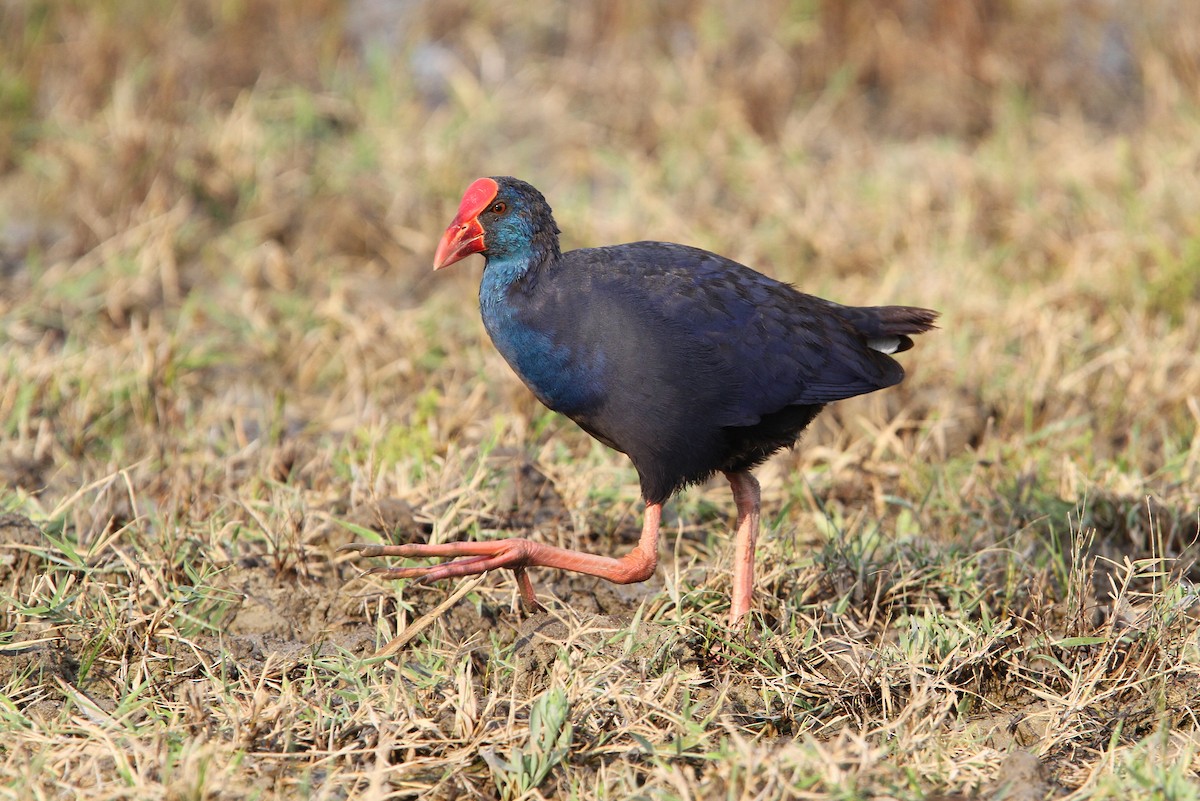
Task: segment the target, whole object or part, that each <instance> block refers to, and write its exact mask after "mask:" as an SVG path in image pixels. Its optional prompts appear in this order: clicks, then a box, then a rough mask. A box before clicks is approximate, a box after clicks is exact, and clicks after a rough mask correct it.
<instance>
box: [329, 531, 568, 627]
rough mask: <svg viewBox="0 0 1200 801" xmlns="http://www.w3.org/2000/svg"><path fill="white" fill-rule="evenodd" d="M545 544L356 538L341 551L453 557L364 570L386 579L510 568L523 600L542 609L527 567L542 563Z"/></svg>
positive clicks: (429, 578)
mask: <svg viewBox="0 0 1200 801" xmlns="http://www.w3.org/2000/svg"><path fill="white" fill-rule="evenodd" d="M543 548H545V546H543V545H539V544H538V543H536V542H531V541H530V540H526V539H520V538H515V537H514V538H511V539H504V540H493V541H491V542H446V543H440V544H437V545H429V544H416V543H411V544H405V545H375V544H369V543H363V542H355V543H351V544H349V545H343V546H342V547H340V548H338V551H354V552H357V554H358V555H359V556H363V557H372V556H401V557H405V558H409V559H424V558H434V559H438V558H441V559H447V558H448V559H450V560H451V561H449V562H443V563H442V564H439V565H422V566H409V567H386V566H380V567H372V568H369V569H367V570H365V571H364V572H363V575H376V576H382V577H383V578H386V579H406V578H411V579H417V580H419V581H421V582H422V583H429V582H434V581H441V580H442V579H448V578H458V577H461V576H475V575H479V574H481V573H486V572H488V571H489V570H496V569H497V568H508V569H510V570H512V571H513V574H514V575H515V576H516V579H517V586H518V588H519V589H520V592H521V601H522V603H523V604H524V605H525V606H526V607H527V608H529V609H531V610H534V611H541V610H542V609H543V607H542V605H541V604H540V603H538V601H537V597H536V594H535V593H534V590H533V583H532V582H531V581H530V580H529V576H528V574H527V573H526V572H525V568H526V567H527V566H529V565H534V564H538V562H537V556H538V552H539V550H540V549H543Z"/></svg>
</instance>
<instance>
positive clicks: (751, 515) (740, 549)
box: [725, 472, 761, 624]
mask: <svg viewBox="0 0 1200 801" xmlns="http://www.w3.org/2000/svg"><path fill="white" fill-rule="evenodd" d="M725 478H727V479H729V486H730V487H732V488H733V502H734V503H735V504H737V535H736V537H735V539H734V554H733V601H732V603H731V604H730V607H729V622H730V624H734V623H737V622H738V620H740V619H741V617H742V615H744V614H746V613H747V612H749V611H750V605H751V604H752V603H753V600H754V546H755V543H757V541H758V517H759V498H760V496H761V493H760V492H759V488H758V479H756V478H755V477H754V476H752V475H750V473H748V472H741V473H726V474H725Z"/></svg>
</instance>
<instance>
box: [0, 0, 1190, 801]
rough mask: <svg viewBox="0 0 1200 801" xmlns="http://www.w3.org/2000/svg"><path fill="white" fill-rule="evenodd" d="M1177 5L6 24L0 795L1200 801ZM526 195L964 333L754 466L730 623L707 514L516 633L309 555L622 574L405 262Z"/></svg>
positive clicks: (574, 441)
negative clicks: (443, 556)
mask: <svg viewBox="0 0 1200 801" xmlns="http://www.w3.org/2000/svg"><path fill="white" fill-rule="evenodd" d="M509 5H511V4H509ZM1193 5H1194V4H1188V3H1180V2H1172V1H1171V0H1157V1H1156V2H1148V3H1143V4H1140V5H1139V6H1138V7H1137V8H1136V10H1134V8H1133V7H1132V6H1131V7H1130V9H1129V10H1127V9H1126V8H1125V6H1124V5H1120V4H1115V3H1114V4H1107V3H1099V2H1062V3H1052V4H1036V3H1008V4H1001V3H991V2H989V3H977V4H966V3H959V2H953V1H952V0H923V1H922V2H913V3H908V4H903V7H902V10H900V11H896V10H894V7H893V6H894V4H888V3H882V2H867V1H866V0H859V1H858V2H852V3H834V2H828V3H810V4H804V3H800V4H796V3H785V2H782V0H780V1H779V2H767V3H761V4H757V5H756V6H754V7H753V8H754V10H750V11H747V10H745V8H744V5H743V4H735V3H733V2H715V3H711V4H692V5H688V4H669V3H639V2H632V0H630V1H628V2H627V1H626V0H620V2H613V3H603V4H602V3H596V4H559V5H554V6H552V7H549V8H547V9H545V10H543V11H540V12H538V13H536V14H535V13H534V12H533V11H513V10H512V9H511V8H509V7H508V6H505V5H503V4H501V5H494V4H483V3H477V2H468V0H447V1H445V2H437V3H432V2H430V3H423V2H417V3H412V4H405V5H403V6H400V4H397V8H400V9H402V10H399V11H397V10H391V11H389V10H388V8H389V7H386V6H385V4H379V5H376V4H372V3H368V2H357V3H347V4H344V3H339V2H335V0H305V2H291V1H289V2H282V0H243V1H242V2H233V3H229V2H208V1H206V0H187V1H186V2H182V3H178V4H174V5H169V6H164V5H163V4H158V3H152V2H149V1H148V0H125V2H115V0H106V1H105V2H93V3H61V2H60V3H52V2H45V1H42V2H38V1H35V0H14V1H13V2H8V3H6V4H5V5H4V6H3V7H2V8H0V35H3V38H4V42H5V47H4V48H3V49H2V51H0V112H2V113H0V169H2V170H3V172H2V173H0V281H2V286H3V287H4V289H3V292H2V293H0V332H2V336H0V371H2V381H0V612H2V613H3V616H4V626H3V629H4V634H3V639H2V640H0V684H3V688H4V689H3V693H2V694H0V719H2V720H3V724H2V725H3V729H4V732H5V734H4V737H3V738H2V739H0V779H2V780H0V794H2V795H4V797H14V798H47V797H58V796H68V797H74V796H75V795H78V794H86V795H87V796H88V797H95V798H129V797H136V798H197V799H201V798H218V797H247V796H250V797H260V798H282V797H288V798H292V797H298V796H299V797H317V798H378V797H385V796H387V797H407V796H415V795H418V794H423V793H427V792H428V791H430V789H432V797H459V798H462V797H469V798H493V797H499V798H504V799H516V798H536V797H540V796H544V797H552V796H553V797H560V796H561V797H567V796H576V797H581V798H591V797H667V798H675V797H678V798H697V797H705V798H710V797H711V798H715V797H726V798H741V797H763V798H782V797H791V798H842V799H850V798H898V799H959V798H973V797H1004V798H1010V799H1033V798H1041V797H1044V796H1053V797H1061V796H1069V797H1074V798H1085V797H1087V798H1090V797H1096V798H1113V799H1130V798H1133V799H1140V798H1145V799H1151V798H1155V799H1158V798H1171V799H1196V798H1198V797H1200V783H1198V782H1197V773H1196V771H1197V768H1200V733H1198V732H1200V727H1198V723H1197V719H1196V715H1197V711H1198V710H1200V704H1198V703H1197V700H1196V699H1197V698H1198V697H1200V650H1198V645H1200V642H1198V639H1197V638H1198V635H1197V631H1198V628H1200V627H1198V626H1197V620H1196V615H1197V611H1198V608H1200V607H1197V604H1196V601H1197V594H1196V590H1195V588H1194V586H1193V583H1192V582H1193V581H1194V580H1195V579H1196V577H1197V568H1196V566H1195V555H1196V548H1195V540H1196V536H1197V528H1198V524H1200V434H1197V431H1198V430H1200V360H1198V359H1197V357H1196V354H1197V353H1198V352H1200V312H1198V311H1197V309H1198V308H1200V303H1198V301H1200V181H1196V180H1195V175H1196V174H1198V173H1200V105H1198V104H1197V102H1196V101H1197V92H1198V90H1200V40H1197V39H1196V36H1195V31H1196V30H1197V29H1198V27H1200V19H1198V18H1197V11H1196V9H1195V8H1194V7H1193ZM496 173H508V174H516V175H520V176H522V177H524V178H526V179H528V180H531V181H532V182H534V183H535V184H537V185H538V186H540V187H541V188H542V189H543V191H545V193H546V194H547V196H548V197H549V198H550V200H551V202H552V203H553V204H554V206H555V209H556V213H557V216H558V219H559V222H560V225H561V226H562V228H563V229H564V231H566V244H567V246H581V245H593V244H603V243H612V242H619V241H628V240H631V239H637V238H645V237H658V238H665V239H673V240H676V241H683V242H687V243H691V244H697V245H701V246H704V247H709V248H712V249H714V250H717V251H720V252H722V253H725V254H728V255H730V256H732V257H735V258H738V259H740V260H742V261H745V262H747V263H750V264H752V265H756V266H758V267H760V268H761V269H763V270H765V271H767V272H770V273H772V274H774V275H776V276H778V277H781V278H784V279H787V280H791V281H794V282H796V283H798V284H799V285H800V286H801V287H802V288H804V289H806V290H808V291H812V292H815V293H818V294H824V295H827V296H829V297H832V298H835V299H841V300H845V301H847V302H860V303H863V304H868V303H879V302H901V303H913V304H916V305H925V306H931V307H934V308H938V309H941V310H942V311H943V312H944V318H943V321H942V323H943V327H942V329H941V330H940V331H938V332H936V333H935V334H933V335H930V336H928V337H924V338H922V341H921V343H920V347H919V348H917V349H916V350H914V351H913V352H912V353H910V354H906V358H905V361H906V364H907V365H908V366H909V368H910V369H909V375H910V379H909V380H908V381H907V382H906V383H905V384H904V385H902V386H901V387H899V388H897V389H895V390H892V391H888V392H886V393H880V394H878V395H876V396H871V397H867V398H862V399H857V400H855V401H852V402H845V403H842V404H839V405H837V407H836V408H834V409H832V410H830V411H829V412H827V413H826V414H825V415H824V416H823V417H822V419H821V420H819V421H818V423H817V424H816V425H815V426H814V427H813V430H812V431H811V432H810V433H809V434H808V435H807V437H806V440H805V442H804V444H803V447H801V448H799V449H797V450H796V451H795V452H792V453H787V454H784V455H781V456H780V457H778V458H776V459H775V460H773V461H772V462H771V463H770V464H769V465H767V466H765V467H764V469H763V470H762V471H761V478H762V479H763V484H764V497H765V501H766V510H765V511H766V518H765V522H766V525H767V528H768V531H767V533H766V536H764V542H763V544H762V549H761V559H762V576H763V578H762V581H761V584H760V590H761V593H760V595H759V597H758V598H757V599H756V600H757V613H756V615H755V616H754V617H753V619H752V621H751V622H750V624H749V625H748V626H747V627H746V629H745V630H744V631H734V632H731V631H729V630H728V629H727V627H726V626H725V625H724V622H723V621H724V618H725V612H726V609H725V605H726V603H727V600H726V598H727V592H726V591H727V589H728V585H729V575H728V569H729V565H730V553H729V548H728V545H729V538H728V536H727V532H728V526H729V518H730V516H731V513H732V508H731V506H732V505H731V502H730V500H729V498H728V492H727V491H726V489H725V488H724V487H721V486H717V485H715V484H714V486H712V487H707V488H697V489H695V490H692V491H689V492H687V493H685V494H684V495H683V496H681V497H680V498H677V499H676V500H675V501H673V503H672V504H671V508H670V510H669V517H668V529H669V533H670V534H671V535H673V536H669V537H668V539H667V543H668V544H667V546H666V548H667V552H666V553H664V558H663V560H662V563H661V565H660V568H659V571H658V574H657V575H656V577H655V578H654V579H653V580H652V581H651V582H649V583H648V585H647V586H645V587H634V588H629V589H615V588H612V587H609V586H607V585H603V584H600V583H598V582H594V581H590V580H583V579H579V578H573V577H568V576H554V575H549V574H546V573H545V572H543V573H542V574H541V575H539V576H537V577H536V579H537V580H538V585H537V586H538V588H539V590H541V591H542V593H543V594H544V595H545V600H546V603H547V606H548V607H549V609H550V611H549V612H548V613H546V614H545V615H537V616H533V617H529V618H523V617H522V616H521V615H520V614H519V613H518V612H517V611H516V608H515V592H514V586H513V583H512V581H511V578H510V577H509V576H508V575H495V576H489V577H487V578H486V579H485V580H484V581H483V582H482V583H480V584H479V585H478V586H477V587H474V588H473V589H471V590H470V591H469V592H467V593H466V594H465V598H464V599H463V600H462V601H460V602H459V603H457V604H454V605H452V606H450V607H449V608H448V609H446V610H445V611H442V610H441V608H440V607H439V604H441V603H442V602H443V601H445V600H446V599H447V598H449V597H450V596H451V595H452V594H453V593H454V592H455V590H456V587H455V586H454V585H447V586H437V587H422V586H416V585H411V584H406V583H403V582H401V583H396V584H385V583H381V582H377V581H374V580H365V579H359V578H357V576H358V571H357V569H356V567H355V566H354V565H353V564H351V563H349V562H347V561H345V560H344V559H342V558H341V557H339V556H337V555H336V554H335V549H336V548H337V546H339V545H341V544H343V543H345V542H348V541H351V540H357V539H361V538H362V537H364V536H378V537H381V538H385V539H403V540H415V539H425V538H433V539H441V540H446V539H452V538H455V537H497V536H506V535H510V534H514V533H515V534H518V535H527V536H532V537H536V538H539V539H542V540H544V541H549V542H557V543H562V544H567V545H572V546H576V547H585V548H588V549H591V550H595V551H598V552H604V553H613V552H617V551H620V550H622V549H624V548H627V547H628V545H629V542H630V540H631V539H632V538H634V537H636V533H637V530H638V525H639V521H638V513H639V503H638V498H637V485H636V481H635V477H634V475H633V472H632V469H631V468H630V467H629V466H628V464H627V462H626V461H625V460H624V459H623V458H622V457H620V456H618V455H616V454H613V453H611V452H609V451H607V450H605V449H604V448H603V447H601V446H599V445H597V444H595V443H593V442H592V441H591V440H590V439H589V438H588V437H587V436H586V435H584V434H582V433H581V432H579V431H577V430H576V429H574V428H573V427H572V426H571V425H570V424H569V423H565V422H564V421H562V420H560V419H558V418H555V417H554V416H552V415H550V414H549V413H547V412H546V411H545V410H543V409H541V408H540V407H539V406H538V405H537V404H536V402H535V401H534V400H533V399H532V398H531V397H530V395H529V393H528V392H527V391H526V390H525V389H524V388H523V387H522V386H521V385H520V384H519V382H518V380H517V379H516V378H515V377H513V376H512V375H511V374H510V372H509V371H508V369H507V367H506V366H505V365H504V364H503V362H502V361H501V359H500V357H499V356H498V355H497V354H496V353H495V352H494V351H493V349H492V348H491V346H490V344H489V343H488V342H487V341H486V337H485V335H484V334H483V331H482V327H481V325H480V324H479V321H478V315H477V313H476V312H475V310H474V309H473V299H474V286H473V285H474V282H475V281H476V280H477V271H478V265H472V264H465V265H462V266H461V267H460V268H456V270H454V271H451V274H450V275H441V274H439V275H438V276H436V278H435V277H434V276H432V275H431V274H430V272H429V259H430V256H431V253H432V250H433V246H434V244H435V242H436V237H437V236H438V235H439V234H440V232H441V230H442V228H443V226H444V225H445V223H446V221H447V220H448V218H449V216H450V214H451V213H452V211H453V208H454V204H455V202H456V200H457V198H458V195H459V193H460V192H461V190H462V188H463V187H464V186H465V185H466V183H467V182H468V181H469V180H470V179H471V178H473V177H475V176H477V175H480V174H496ZM5 513H6V514H5ZM31 521H32V522H31ZM413 626H418V627H419V628H412V627H413ZM402 632H407V633H406V634H403V635H402V636H403V637H404V638H405V642H404V643H403V647H402V648H400V649H398V650H397V651H396V653H394V654H392V655H391V656H390V657H387V658H378V659H374V658H372V657H371V654H372V653H373V652H374V650H375V649H376V648H377V647H379V646H381V645H383V644H384V643H386V642H387V641H388V640H390V639H391V638H393V637H395V636H396V635H398V634H401V633H402ZM414 632H415V635H414ZM1030 755H1032V757H1031V756H1030ZM1005 788H1007V789H1005ZM1005 793H1007V795H1005Z"/></svg>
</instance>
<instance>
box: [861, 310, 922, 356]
mask: <svg viewBox="0 0 1200 801" xmlns="http://www.w3.org/2000/svg"><path fill="white" fill-rule="evenodd" d="M845 317H846V321H847V322H849V323H850V324H851V325H852V326H854V329H855V330H856V331H858V333H860V334H861V335H862V336H864V337H866V338H867V344H868V345H869V346H870V348H871V349H872V350H877V351H879V352H880V353H900V352H902V351H906V350H908V349H909V348H911V347H912V346H913V341H912V337H913V336H916V335H917V334H923V333H925V332H926V331H928V330H929V329H931V328H936V327H937V326H936V325H934V320H936V319H937V318H938V313H937V312H935V311H933V310H932V309H919V308H916V307H915V306H857V307H851V308H848V309H846V313H845Z"/></svg>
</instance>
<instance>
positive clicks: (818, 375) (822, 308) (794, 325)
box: [346, 177, 937, 622]
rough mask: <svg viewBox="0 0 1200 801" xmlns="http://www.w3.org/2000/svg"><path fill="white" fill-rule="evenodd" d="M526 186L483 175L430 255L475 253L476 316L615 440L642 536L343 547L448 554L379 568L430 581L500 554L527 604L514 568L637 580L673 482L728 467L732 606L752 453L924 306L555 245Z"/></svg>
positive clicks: (882, 370) (674, 256)
mask: <svg viewBox="0 0 1200 801" xmlns="http://www.w3.org/2000/svg"><path fill="white" fill-rule="evenodd" d="M558 234H559V230H558V226H557V225H556V224H555V222H554V217H553V216H552V215H551V212H550V206H549V205H547V203H546V199H545V198H544V197H542V194H541V193H540V192H538V190H537V189H535V188H534V187H532V186H530V185H529V184H527V183H525V182H524V181H520V180H517V179H516V178H509V177H495V178H480V179H479V180H477V181H475V182H474V183H472V184H471V186H470V187H468V188H467V191H466V194H464V195H463V199H462V204H461V205H460V206H459V208H458V214H457V215H456V216H455V217H454V221H453V222H452V223H451V224H450V227H449V228H447V229H446V232H445V234H443V236H442V239H441V241H440V242H439V243H438V247H437V252H436V254H435V255H434V269H435V270H440V269H442V268H443V267H448V266H450V265H451V264H454V263H455V262H457V261H459V260H461V259H464V258H466V257H467V256H469V255H471V254H472V253H482V254H483V256H484V259H485V260H486V263H485V265H484V268H483V279H482V281H481V283H480V286H479V307H480V310H481V311H482V313H483V323H484V326H485V327H486V328H487V332H488V334H489V335H491V338H492V342H494V343H495V345H496V347H497V348H498V349H499V351H500V353H501V354H502V355H503V356H504V358H505V359H506V360H507V361H508V363H509V365H511V366H512V368H513V370H515V371H516V373H517V375H519V376H520V377H521V380H522V381H524V382H525V384H526V385H527V386H528V387H529V388H530V389H531V390H533V393H534V394H535V395H536V396H537V398H538V400H540V401H541V402H542V403H544V404H545V405H546V406H548V407H550V408H551V409H553V410H555V411H557V412H561V413H563V414H565V415H566V416H567V417H569V418H571V419H572V420H574V421H575V422H576V423H578V424H579V426H580V427H582V428H583V430H584V431H587V432H588V433H589V434H591V435H592V436H593V437H595V438H596V439H598V440H600V441H601V442H603V443H604V444H605V445H608V446H609V447H611V448H615V449H616V450H618V451H621V452H622V453H625V454H627V455H628V456H629V458H630V459H631V460H632V461H633V465H634V467H635V468H637V472H638V476H639V477H640V479H641V485H642V497H643V499H644V500H645V502H646V513H645V520H644V523H643V526H642V535H641V539H640V540H639V541H638V544H637V547H635V548H634V549H633V550H632V551H631V552H630V553H628V554H626V555H625V556H622V557H621V558H619V559H614V558H612V557H608V556H598V555H595V554H590V553H582V552H579V551H572V550H567V549H564V548H556V547H553V546H550V545H543V544H541V543H537V542H532V541H530V540H527V539H515V538H514V539H503V540H494V541H491V542H451V543H444V544H440V545H418V544H412V545H364V544H356V545H349V546H346V547H347V549H350V550H355V551H358V552H360V554H361V555H363V556H403V557H455V558H454V559H453V561H450V562H444V563H442V564H439V565H432V566H426V567H399V568H376V569H375V570H373V571H371V572H378V573H381V574H383V575H385V576H387V577H389V578H414V577H420V578H423V579H425V580H428V581H434V580H438V579H445V578H450V577H452V576H467V575H473V574H477V573H483V572H485V571H488V570H494V569H496V568H502V567H504V568H510V569H511V570H513V572H514V573H515V574H516V578H517V583H518V586H519V588H520V591H521V597H522V599H523V601H524V602H526V603H527V604H528V605H530V606H531V607H533V608H537V607H538V604H537V600H536V598H535V597H534V592H533V585H532V584H531V583H530V581H529V577H528V575H527V574H526V572H525V569H526V568H528V567H555V568H561V569H563V570H574V571H576V572H579V573H587V574H589V575H593V576H599V577H601V578H605V579H608V580H609V581H613V582H617V583H619V584H628V583H632V582H635V581H645V580H646V579H647V578H649V577H650V576H651V575H653V573H654V568H655V565H656V564H657V561H658V529H659V521H660V519H661V516H662V505H663V503H664V502H665V501H666V500H667V498H669V497H670V496H671V495H672V494H673V493H674V492H676V491H677V490H679V489H681V488H682V487H684V486H686V485H688V484H693V483H696V482H699V481H703V480H705V479H706V478H708V477H709V476H711V475H713V474H714V473H716V472H717V471H720V472H722V473H724V474H725V477H726V478H727V479H728V480H729V483H730V485H731V486H732V488H733V497H734V501H735V503H736V504H737V536H736V551H735V561H734V574H733V598H732V604H731V609H730V619H731V621H732V622H736V621H737V620H738V619H739V618H740V617H741V616H742V615H744V614H745V613H746V612H747V611H749V609H750V606H751V601H752V596H753V592H754V576H753V573H754V545H755V540H756V538H757V536H758V524H759V523H758V521H759V486H758V482H757V481H756V480H755V478H754V476H752V475H751V474H750V470H751V468H753V467H755V466H756V465H758V464H759V463H760V462H762V461H763V460H764V459H766V458H767V457H768V456H770V455H771V454H772V453H774V452H775V451H777V450H779V449H780V448H783V447H784V446H788V445H792V444H793V443H795V441H796V439H797V437H798V436H799V435H800V432H801V431H803V430H804V428H805V426H807V425H808V424H809V423H810V422H812V420H813V418H814V417H816V415H817V413H818V412H820V411H821V409H822V408H823V407H824V406H825V404H827V403H830V402H831V401H836V400H841V399H842V398H849V397H853V396H854V395H862V394H864V393H867V392H874V391H875V390H877V389H883V388H884V387H890V386H892V385H893V384H896V383H899V382H900V380H901V379H902V378H903V377H904V371H903V369H901V367H900V365H899V364H898V363H897V362H896V361H895V360H893V359H892V358H891V356H890V355H889V354H892V353H897V352H899V351H903V350H908V349H909V348H911V347H912V344H913V343H912V340H911V339H910V338H909V337H910V336H911V335H914V334H920V333H922V332H924V331H928V330H929V329H930V328H932V327H933V322H934V320H935V319H936V318H937V313H936V312H933V311H930V310H928V309H918V308H911V307H908V306H871V307H853V306H841V305H839V304H837V303H833V302H831V301H828V300H823V299H821V298H817V297H814V296H812V295H806V294H804V293H802V292H799V291H797V290H796V289H794V288H793V287H791V286H790V285H788V284H783V283H780V282H779V281H775V280H773V279H771V278H768V277H767V276H765V275H762V274H761V273H758V272H755V271H754V270H751V269H750V268H749V267H745V266H743V265H741V264H738V263H736V262H733V261H730V260H729V259H725V258H722V257H721V256H717V255H716V254H713V253H709V252H707V251H704V250H698V249H696V248H692V247H686V246H684V245H672V244H667V243H665V242H634V243H632V244H628V245H616V246H613V247H602V248H585V249H582V250H573V251H569V252H567V253H563V252H561V251H560V250H559V244H558Z"/></svg>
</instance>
